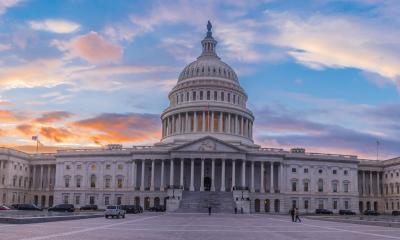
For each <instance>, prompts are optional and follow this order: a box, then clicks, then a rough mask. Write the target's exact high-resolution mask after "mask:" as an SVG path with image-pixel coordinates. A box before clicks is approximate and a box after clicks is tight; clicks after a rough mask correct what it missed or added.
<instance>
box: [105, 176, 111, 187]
mask: <svg viewBox="0 0 400 240" xmlns="http://www.w3.org/2000/svg"><path fill="white" fill-rule="evenodd" d="M104 187H105V188H110V187H111V177H110V176H106V177H105V178H104Z"/></svg>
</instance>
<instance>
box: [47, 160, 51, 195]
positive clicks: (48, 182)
mask: <svg viewBox="0 0 400 240" xmlns="http://www.w3.org/2000/svg"><path fill="white" fill-rule="evenodd" d="M50 169H51V168H50V165H47V189H48V190H50V185H51V182H50Z"/></svg>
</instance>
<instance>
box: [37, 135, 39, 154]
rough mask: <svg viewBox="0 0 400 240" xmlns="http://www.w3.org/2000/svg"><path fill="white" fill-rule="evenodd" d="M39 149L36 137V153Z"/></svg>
mask: <svg viewBox="0 0 400 240" xmlns="http://www.w3.org/2000/svg"><path fill="white" fill-rule="evenodd" d="M38 151H39V139H38V138H36V153H38Z"/></svg>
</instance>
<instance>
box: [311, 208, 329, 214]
mask: <svg viewBox="0 0 400 240" xmlns="http://www.w3.org/2000/svg"><path fill="white" fill-rule="evenodd" d="M315 214H333V212H332V211H331V210H328V209H323V208H319V209H315Z"/></svg>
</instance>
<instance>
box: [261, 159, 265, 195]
mask: <svg viewBox="0 0 400 240" xmlns="http://www.w3.org/2000/svg"><path fill="white" fill-rule="evenodd" d="M260 169H261V172H260V193H264V192H265V188H264V162H260Z"/></svg>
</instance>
